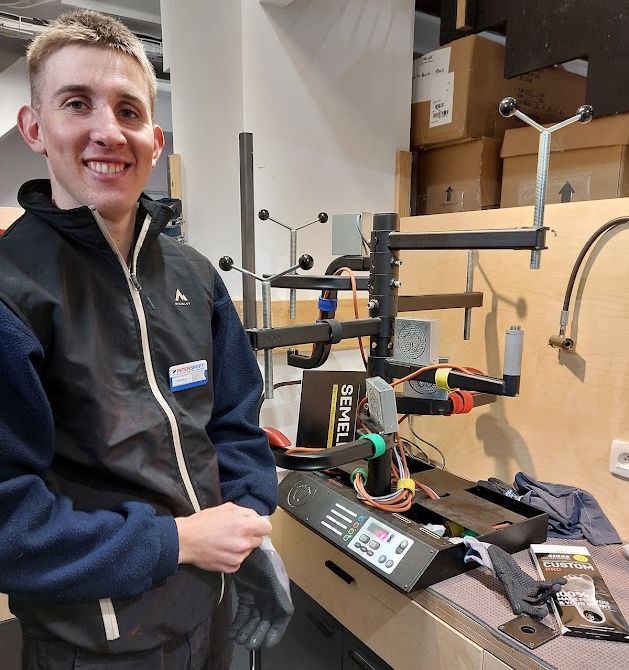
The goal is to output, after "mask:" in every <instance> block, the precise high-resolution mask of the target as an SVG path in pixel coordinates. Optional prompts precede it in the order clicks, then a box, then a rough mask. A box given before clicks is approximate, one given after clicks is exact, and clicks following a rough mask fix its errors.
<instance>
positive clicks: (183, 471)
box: [90, 205, 201, 512]
mask: <svg viewBox="0 0 629 670" xmlns="http://www.w3.org/2000/svg"><path fill="white" fill-rule="evenodd" d="M90 209H91V210H92V214H93V215H94V219H95V220H96V223H97V224H98V227H99V228H100V230H101V232H102V233H103V235H104V236H105V239H106V240H107V242H108V243H109V246H110V247H111V249H112V251H113V252H114V253H115V254H116V258H117V259H118V262H119V263H120V267H121V268H122V271H123V273H124V275H125V277H126V278H127V285H128V286H129V292H130V293H131V299H132V301H133V306H134V307H135V312H136V315H137V317H138V322H139V324H140V340H141V342H142V356H143V359H144V368H145V370H146V376H147V378H148V382H149V387H150V389H151V391H152V393H153V396H154V397H155V399H156V400H157V402H158V404H159V406H160V407H161V408H162V410H163V411H164V414H166V418H167V419H168V423H169V424H170V430H171V433H172V436H173V447H174V450H175V458H176V459H177V466H178V468H179V474H180V475H181V479H182V481H183V484H184V487H185V489H186V493H187V494H188V497H189V499H190V502H191V503H192V507H193V509H194V511H195V512H199V511H200V510H201V506H200V505H199V500H198V499H197V494H196V493H195V491H194V488H193V486H192V480H191V479H190V475H189V473H188V468H187V466H186V462H185V459H184V456H183V449H182V446H181V434H180V432H179V426H178V425H177V419H176V418H175V413H174V412H173V410H172V409H171V407H170V405H169V404H168V403H167V402H166V398H164V396H163V395H162V392H161V391H160V390H159V386H158V385H157V378H156V377H155V370H154V369H153V360H152V358H151V349H150V346H149V338H148V328H147V325H146V314H145V312H144V306H143V305H142V299H141V298H140V293H141V292H142V287H141V286H140V282H139V281H138V278H137V265H138V256H139V254H140V250H141V249H142V245H143V244H144V240H145V239H146V234H147V232H148V228H149V225H150V223H151V217H150V215H147V216H146V218H145V219H144V223H143V224H142V229H141V230H140V235H139V237H138V241H137V243H136V245H135V249H134V250H133V260H132V262H131V269H130V270H129V268H128V266H127V264H126V263H125V261H124V259H123V257H122V255H121V254H120V251H118V247H117V246H116V244H115V242H114V241H113V239H112V237H111V235H110V234H109V231H108V230H107V228H106V226H105V224H104V222H103V219H102V217H101V215H100V213H99V212H98V210H97V209H96V207H94V206H93V205H90ZM145 295H146V294H145Z"/></svg>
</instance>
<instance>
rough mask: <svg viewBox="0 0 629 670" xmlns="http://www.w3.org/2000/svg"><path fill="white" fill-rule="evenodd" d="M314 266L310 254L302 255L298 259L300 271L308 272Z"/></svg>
mask: <svg viewBox="0 0 629 670" xmlns="http://www.w3.org/2000/svg"><path fill="white" fill-rule="evenodd" d="M313 265H314V258H313V257H312V256H311V255H310V254H303V256H300V257H299V267H300V268H301V269H302V270H310V269H311V268H312V266H313Z"/></svg>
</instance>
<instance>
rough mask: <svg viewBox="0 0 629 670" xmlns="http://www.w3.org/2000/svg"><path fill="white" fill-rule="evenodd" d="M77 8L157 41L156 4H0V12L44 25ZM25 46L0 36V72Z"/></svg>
mask: <svg viewBox="0 0 629 670" xmlns="http://www.w3.org/2000/svg"><path fill="white" fill-rule="evenodd" d="M78 7H80V8H85V9H95V10H97V11H100V12H104V13H107V14H113V15H114V16H117V17H118V18H120V19H121V20H122V21H123V22H124V23H125V24H126V25H127V26H129V28H130V29H131V30H133V31H134V32H135V33H138V34H142V35H147V36H150V37H157V38H161V25H160V0H7V1H5V2H3V1H2V0H0V12H3V13H5V14H14V15H17V16H24V17H28V18H32V19H43V20H45V21H50V20H51V19H54V18H56V17H57V16H59V15H60V14H63V13H64V12H67V11H69V10H72V9H74V8H78ZM25 46H26V44H25V42H23V41H21V40H19V39H15V38H13V37H6V36H3V35H0V72H1V71H2V70H4V69H6V68H7V67H9V65H11V64H12V63H14V62H15V61H16V60H17V59H18V58H19V57H20V56H22V55H23V54H24V49H25Z"/></svg>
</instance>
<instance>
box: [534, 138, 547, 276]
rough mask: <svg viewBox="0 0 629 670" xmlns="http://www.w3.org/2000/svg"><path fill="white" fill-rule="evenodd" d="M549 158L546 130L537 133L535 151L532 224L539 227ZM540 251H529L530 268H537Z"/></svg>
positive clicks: (543, 204)
mask: <svg viewBox="0 0 629 670" xmlns="http://www.w3.org/2000/svg"><path fill="white" fill-rule="evenodd" d="M549 160H550V133H549V132H548V131H547V130H544V131H542V132H540V134H539V150H538V152H537V180H536V184H535V211H534V213H533V226H534V227H535V228H541V227H542V226H543V225H544V206H545V203H546V186H547V183H548V163H549ZM540 257H541V252H540V251H539V250H538V249H535V250H533V251H531V270H538V269H539V266H540Z"/></svg>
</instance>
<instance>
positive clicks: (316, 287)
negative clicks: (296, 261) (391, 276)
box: [271, 275, 369, 291]
mask: <svg viewBox="0 0 629 670" xmlns="http://www.w3.org/2000/svg"><path fill="white" fill-rule="evenodd" d="M368 280H369V277H356V288H357V289H358V290H359V291H367V290H368V289H367V282H368ZM271 286H272V287H273V288H298V289H303V290H307V291H324V290H332V291H351V290H352V284H351V281H350V278H349V277H347V276H343V277H335V276H332V275H284V276H283V277H278V278H277V279H273V280H272V281H271Z"/></svg>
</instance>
